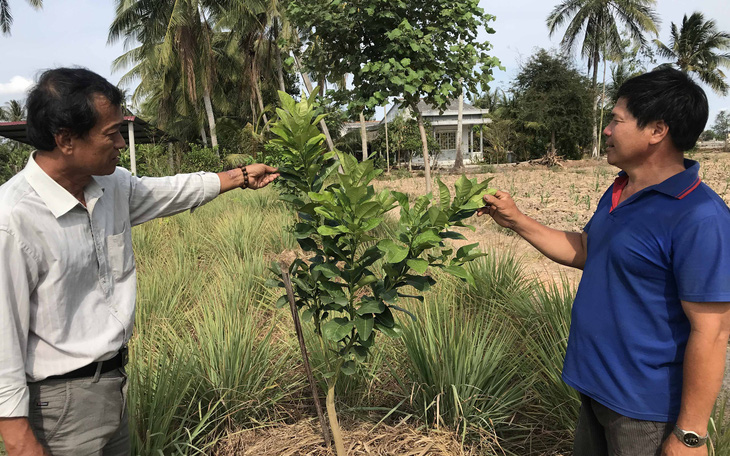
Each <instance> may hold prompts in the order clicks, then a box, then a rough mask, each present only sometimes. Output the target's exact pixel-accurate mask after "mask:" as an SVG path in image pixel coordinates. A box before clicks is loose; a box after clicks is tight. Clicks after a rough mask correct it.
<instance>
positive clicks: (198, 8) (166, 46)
mask: <svg viewBox="0 0 730 456" xmlns="http://www.w3.org/2000/svg"><path fill="white" fill-rule="evenodd" d="M207 3H212V4H213V6H215V4H216V2H207ZM207 3H206V2H205V1H204V0H183V1H177V2H174V3H166V2H163V3H160V2H157V1H153V0H133V1H126V0H117V10H116V17H115V18H114V21H113V22H112V24H111V26H110V28H109V38H108V41H109V42H110V43H114V42H116V41H117V40H119V39H120V38H121V37H124V38H125V44H127V45H129V46H130V47H132V46H133V45H135V44H136V43H137V42H139V43H141V44H140V45H139V46H138V47H134V48H133V49H131V50H130V51H128V52H127V53H125V54H124V55H123V56H121V57H120V58H118V59H117V60H116V61H115V66H116V67H123V66H126V65H128V64H130V63H132V64H135V66H134V68H132V70H131V71H130V72H129V73H128V74H127V75H125V78H123V79H132V78H134V77H140V78H141V79H142V84H140V86H141V88H139V89H138V91H143V90H145V89H146V90H153V89H152V88H151V87H150V86H149V79H152V78H150V76H152V75H154V76H158V78H155V79H156V81H155V82H159V79H163V80H165V81H166V82H168V84H169V83H170V82H172V81H176V83H177V84H176V86H175V87H176V88H178V89H181V90H180V91H179V92H181V93H182V94H183V95H184V97H185V98H186V99H187V100H188V102H189V103H190V104H191V105H192V106H193V107H194V109H195V111H196V113H197V112H198V109H199V105H200V102H201V101H202V103H203V107H204V110H205V113H206V116H207V119H208V125H209V127H210V136H211V142H212V145H213V147H214V148H215V147H217V145H218V136H217V133H216V123H215V115H214V113H213V105H212V101H211V93H212V91H213V81H214V77H213V76H214V74H215V67H216V59H215V53H214V51H213V47H212V41H213V40H212V34H213V31H212V24H211V23H210V22H209V19H208V17H207V15H206V13H207V12H209V9H208V8H207V7H208V6H210V5H208V4H207ZM145 79H148V81H145ZM145 82H147V84H144V83H145ZM171 92H172V91H167V92H164V91H163V92H162V93H161V98H160V102H161V104H160V109H163V110H164V111H165V114H166V115H171V114H172V112H174V111H173V109H172V107H173V106H174V105H175V104H176V103H177V101H176V100H175V98H172V96H173V95H174V92H172V93H171ZM201 92H202V94H201ZM201 95H202V96H201ZM196 117H198V116H196Z"/></svg>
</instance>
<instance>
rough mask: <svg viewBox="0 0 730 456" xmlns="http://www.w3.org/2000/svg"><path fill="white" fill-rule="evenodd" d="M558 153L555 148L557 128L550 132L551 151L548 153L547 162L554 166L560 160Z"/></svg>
mask: <svg viewBox="0 0 730 456" xmlns="http://www.w3.org/2000/svg"><path fill="white" fill-rule="evenodd" d="M557 156H558V153H557V150H556V149H555V130H553V131H552V132H551V133H550V153H549V154H548V159H547V164H548V166H553V165H555V164H556V163H557V162H558V159H557Z"/></svg>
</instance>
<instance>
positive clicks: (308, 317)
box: [299, 307, 314, 322]
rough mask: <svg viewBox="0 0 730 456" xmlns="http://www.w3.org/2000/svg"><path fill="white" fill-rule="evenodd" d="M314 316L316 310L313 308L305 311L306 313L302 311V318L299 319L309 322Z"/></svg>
mask: <svg viewBox="0 0 730 456" xmlns="http://www.w3.org/2000/svg"><path fill="white" fill-rule="evenodd" d="M313 316H314V309H312V308H311V307H307V308H306V309H304V311H302V316H301V317H299V319H300V320H301V321H304V322H307V321H309V320H311V319H312V317H313Z"/></svg>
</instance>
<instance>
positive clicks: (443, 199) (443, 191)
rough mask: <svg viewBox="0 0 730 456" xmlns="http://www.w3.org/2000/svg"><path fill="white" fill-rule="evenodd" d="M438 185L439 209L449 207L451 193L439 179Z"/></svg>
mask: <svg viewBox="0 0 730 456" xmlns="http://www.w3.org/2000/svg"><path fill="white" fill-rule="evenodd" d="M438 185H439V202H440V204H441V207H449V206H450V205H451V192H450V191H449V187H447V186H446V184H444V183H443V182H441V179H439V180H438Z"/></svg>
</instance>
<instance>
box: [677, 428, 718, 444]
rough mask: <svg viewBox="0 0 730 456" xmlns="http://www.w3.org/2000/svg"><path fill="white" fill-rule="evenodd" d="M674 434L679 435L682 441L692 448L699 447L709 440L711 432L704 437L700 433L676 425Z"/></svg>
mask: <svg viewBox="0 0 730 456" xmlns="http://www.w3.org/2000/svg"><path fill="white" fill-rule="evenodd" d="M672 432H674V435H676V436H677V438H678V439H679V441H680V442H682V443H684V444H685V445H687V446H688V447H690V448H699V447H701V446H703V445H704V444H705V442H707V439H708V438H709V434H706V435H705V436H704V437H700V436H699V434H697V433H696V432H692V431H685V430H684V429H680V428H679V426H676V425H675V426H674V431H672Z"/></svg>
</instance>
